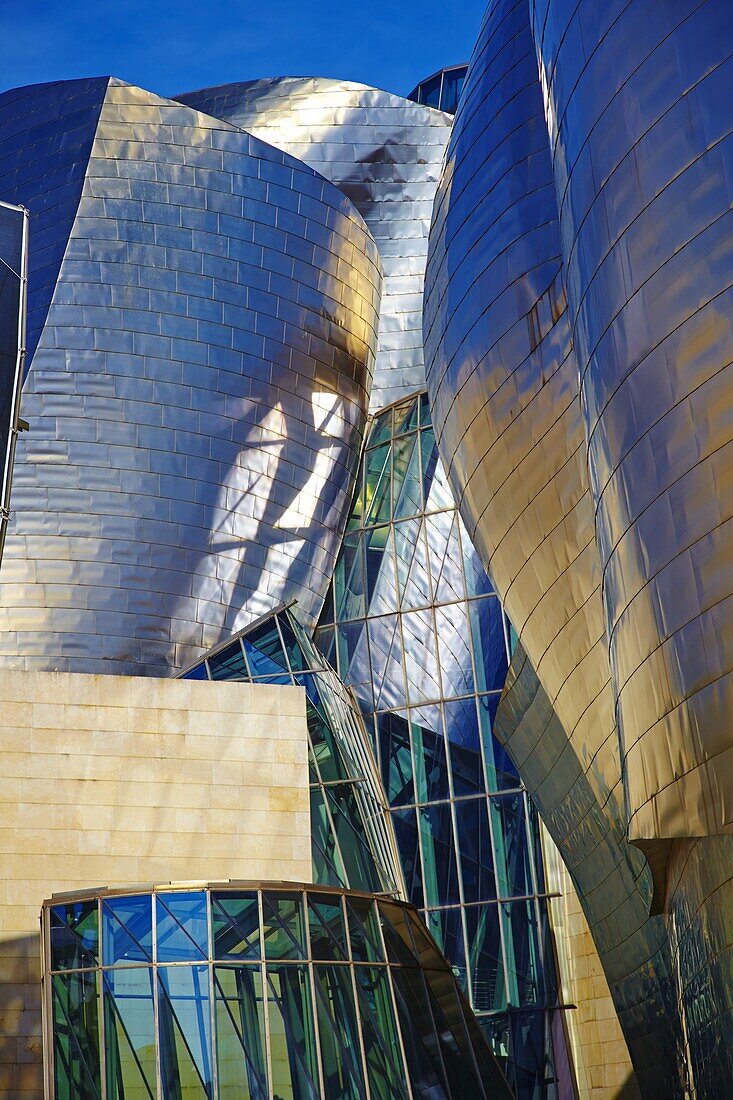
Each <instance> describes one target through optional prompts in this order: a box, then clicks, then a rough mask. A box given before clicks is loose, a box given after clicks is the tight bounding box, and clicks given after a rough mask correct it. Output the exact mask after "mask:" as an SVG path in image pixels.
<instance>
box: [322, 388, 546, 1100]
mask: <svg viewBox="0 0 733 1100" xmlns="http://www.w3.org/2000/svg"><path fill="white" fill-rule="evenodd" d="M357 486H358V487H357V493H356V497H355V503H354V507H353V509H352V514H351V517H350V520H349V524H348V527H347V532H346V535H345V538H344V542H343V545H342V549H341V552H340V555H339V558H338V561H337V565H336V570H335V574H334V578H333V582H332V585H331V590H330V593H329V595H328V597H327V600H326V604H325V606H324V610H323V612H322V615H321V618H320V621H319V626H318V628H317V630H316V634H315V640H316V643H317V645H319V646H320V648H321V649H322V651H323V653H324V654H325V656H326V657H327V659H328V660H329V661H330V662H331V663H332V664H334V666H335V667H336V668H337V669H338V673H339V676H340V677H341V678H342V679H343V681H344V683H346V684H347V685H349V686H351V687H352V688H353V690H354V692H355V694H356V697H357V699H358V702H359V705H360V707H361V710H362V714H363V716H364V719H365V721H366V724H367V726H368V728H369V730H370V733H371V736H372V740H373V745H374V749H375V755H376V757H377V760H378V763H379V767H380V771H381V776H382V783H383V785H384V788H385V791H386V794H387V798H388V801H389V805H390V808H391V812H392V816H393V820H394V825H395V830H396V834H397V840H398V843H399V848H400V854H401V858H402V865H403V870H404V873H405V878H406V881H407V889H408V898H409V900H410V901H412V903H413V904H414V905H416V906H417V907H418V908H419V909H420V911H421V913H422V914H423V917H424V919H425V921H426V923H427V925H428V927H429V929H430V930H431V932H432V933H433V935H434V937H435V939H436V941H437V942H438V944H439V945H440V947H441V948H442V950H443V951H444V952H445V954H446V955H447V957H448V958H449V959H450V961H451V963H452V965H453V969H454V972H455V973H456V975H457V976H458V978H459V980H460V982H461V984H462V986H463V988H464V989H465V990H466V992H467V994H468V996H469V998H470V1001H471V1004H472V1006H473V1008H474V1010H475V1012H476V1013H477V1015H478V1016H479V1018H480V1020H481V1022H482V1025H483V1026H484V1028H485V1030H486V1032H487V1034H488V1035H489V1036H490V1038H491V1041H492V1044H493V1046H494V1049H495V1051H496V1052H497V1053H498V1054H500V1055H502V1056H503V1057H505V1058H507V1059H508V1061H507V1073H508V1075H509V1078H510V1082H511V1083H512V1085H513V1087H514V1088H515V1089H516V1091H517V1095H518V1096H519V1097H520V1098H522V1100H526V1098H532V1100H538V1098H540V1097H544V1096H551V1095H553V1077H554V1071H553V1055H552V1041H551V1018H550V1017H551V1011H552V1009H553V1007H554V1006H555V1005H556V1003H557V988H556V978H555V974H556V970H555V961H554V955H553V951H552V948H551V943H550V936H549V930H548V918H547V907H546V899H545V885H544V880H543V872H542V857H541V851H540V844H539V832H538V827H537V822H536V819H535V815H534V811H533V808H532V806H531V804H530V802H529V800H528V797H527V794H526V792H525V790H524V788H523V786H522V783H521V781H520V780H519V777H518V775H517V772H516V770H515V768H514V766H513V765H512V763H511V761H510V760H509V758H508V756H507V755H506V753H505V752H504V750H503V749H502V747H501V745H500V744H499V742H498V741H496V740H495V739H494V737H493V735H492V722H493V720H494V716H495V714H496V708H497V706H498V703H499V698H500V694H501V689H502V687H503V684H504V679H505V676H506V672H507V667H508V658H509V652H510V649H511V648H512V645H513V639H512V632H511V628H510V626H509V623H508V621H507V620H506V618H505V616H504V615H503V612H502V608H501V605H500V602H499V599H498V597H497V596H496V594H495V592H494V590H493V587H492V585H491V582H490V580H489V578H488V576H487V575H486V573H485V571H484V570H483V568H482V566H481V564H480V562H479V560H478V557H477V555H476V554H475V552H474V550H473V547H472V545H471V543H470V541H469V539H468V537H467V534H466V531H465V529H464V527H463V525H462V523H461V520H460V518H459V515H458V512H457V510H456V508H455V506H454V503H453V498H452V495H451V492H450V489H449V486H448V483H447V479H446V477H445V474H444V472H443V469H442V467H441V464H440V460H439V458H438V454H437V449H436V444H435V437H434V433H433V428H432V424H431V420H430V413H429V409H428V403H427V397H426V395H425V394H424V393H421V394H416V395H414V396H413V397H411V398H408V399H406V400H403V401H400V402H398V403H396V404H395V405H393V406H390V407H389V408H387V409H385V410H383V411H381V412H379V413H377V414H376V415H375V416H374V417H373V418H372V420H371V425H370V428H369V431H368V436H367V444H366V450H365V453H364V457H363V460H362V468H361V473H360V480H359V481H358V482H357Z"/></svg>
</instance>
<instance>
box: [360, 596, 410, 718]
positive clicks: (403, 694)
mask: <svg viewBox="0 0 733 1100" xmlns="http://www.w3.org/2000/svg"><path fill="white" fill-rule="evenodd" d="M368 629H369V652H370V654H371V677H372V681H373V683H374V695H375V707H374V709H375V710H387V709H390V708H392V707H403V706H405V704H406V702H407V687H406V685H405V672H404V667H403V664H402V632H401V631H400V617H399V615H382V616H380V617H379V618H377V619H369V620H368Z"/></svg>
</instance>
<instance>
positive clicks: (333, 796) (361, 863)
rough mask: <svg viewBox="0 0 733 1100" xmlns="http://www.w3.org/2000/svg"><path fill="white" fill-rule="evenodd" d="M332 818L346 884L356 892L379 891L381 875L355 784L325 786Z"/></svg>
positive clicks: (381, 885) (381, 886) (381, 884)
mask: <svg viewBox="0 0 733 1100" xmlns="http://www.w3.org/2000/svg"><path fill="white" fill-rule="evenodd" d="M326 797H327V799H328V804H329V808H330V810H331V816H332V818H333V823H334V827H335V829H336V836H337V838H338V843H339V848H340V849H341V856H342V859H343V861H344V868H345V870H346V875H347V881H348V882H349V884H350V885H351V886H352V887H353V888H355V889H359V890H368V891H371V890H375V891H378V890H381V889H382V888H383V883H382V876H381V873H380V869H379V867H378V866H377V863H376V859H375V856H374V852H373V851H372V848H371V846H370V844H369V835H370V834H369V831H368V829H367V825H366V823H365V819H364V814H363V812H362V804H361V802H360V801H359V800H357V797H356V795H355V793H354V784H352V783H340V784H338V785H336V786H332V787H326Z"/></svg>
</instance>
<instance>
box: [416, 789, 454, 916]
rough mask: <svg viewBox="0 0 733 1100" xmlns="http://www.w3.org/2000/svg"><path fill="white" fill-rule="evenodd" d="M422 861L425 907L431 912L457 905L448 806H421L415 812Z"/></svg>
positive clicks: (438, 803) (451, 831)
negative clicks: (418, 828) (442, 906)
mask: <svg viewBox="0 0 733 1100" xmlns="http://www.w3.org/2000/svg"><path fill="white" fill-rule="evenodd" d="M418 820H419V823H420V846H421V848H422V857H423V882H424V886H425V904H426V906H427V907H428V908H430V909H432V908H434V907H438V906H441V905H451V904H453V903H456V902H458V901H460V896H459V893H458V863H457V860H456V849H455V840H454V838H453V823H452V817H451V807H450V803H449V802H437V803H434V804H432V805H430V806H421V807H420V808H419V810H418Z"/></svg>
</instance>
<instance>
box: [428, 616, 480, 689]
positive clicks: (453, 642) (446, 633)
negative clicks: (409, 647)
mask: <svg viewBox="0 0 733 1100" xmlns="http://www.w3.org/2000/svg"><path fill="white" fill-rule="evenodd" d="M435 629H436V633H437V636H438V659H439V662H440V674H441V677H442V682H443V698H444V699H453V698H455V697H456V696H460V695H470V694H472V692H473V691H474V682H473V656H472V653H471V636H470V633H469V629H468V617H467V615H466V605H465V604H463V603H453V604H450V605H449V606H448V607H436V609H435Z"/></svg>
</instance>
